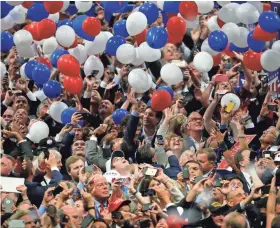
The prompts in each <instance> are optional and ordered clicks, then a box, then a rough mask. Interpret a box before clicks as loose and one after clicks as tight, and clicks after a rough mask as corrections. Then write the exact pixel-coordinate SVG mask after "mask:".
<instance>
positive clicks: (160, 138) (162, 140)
mask: <svg viewBox="0 0 280 228" xmlns="http://www.w3.org/2000/svg"><path fill="white" fill-rule="evenodd" d="M157 141H158V144H159V145H161V146H162V145H163V144H164V139H163V137H162V135H157Z"/></svg>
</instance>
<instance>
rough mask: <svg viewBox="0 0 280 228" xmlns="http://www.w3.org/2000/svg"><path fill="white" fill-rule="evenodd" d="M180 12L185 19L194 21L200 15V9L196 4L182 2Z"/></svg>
mask: <svg viewBox="0 0 280 228" xmlns="http://www.w3.org/2000/svg"><path fill="white" fill-rule="evenodd" d="M179 12H180V14H181V16H182V17H183V18H184V19H186V20H188V21H194V20H195V19H196V17H197V15H198V8H197V5H196V3H195V2H191V1H182V2H181V3H180V5H179Z"/></svg>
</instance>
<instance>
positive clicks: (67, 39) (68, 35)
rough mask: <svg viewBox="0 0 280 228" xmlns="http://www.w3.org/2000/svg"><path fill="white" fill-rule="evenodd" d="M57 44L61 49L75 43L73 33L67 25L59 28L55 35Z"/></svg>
mask: <svg viewBox="0 0 280 228" xmlns="http://www.w3.org/2000/svg"><path fill="white" fill-rule="evenodd" d="M55 37H56V40H57V42H58V43H59V44H60V45H62V46H63V47H70V46H72V44H73V43H74V41H75V38H76V34H75V31H74V30H73V29H72V28H71V27H70V26H68V25H62V26H60V27H59V28H58V29H57V30H56V33H55Z"/></svg>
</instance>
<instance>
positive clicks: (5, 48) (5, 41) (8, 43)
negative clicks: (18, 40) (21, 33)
mask: <svg viewBox="0 0 280 228" xmlns="http://www.w3.org/2000/svg"><path fill="white" fill-rule="evenodd" d="M13 46H14V39H13V36H12V34H11V33H9V32H7V31H4V32H1V52H9V51H10V50H11V48H12V47H13Z"/></svg>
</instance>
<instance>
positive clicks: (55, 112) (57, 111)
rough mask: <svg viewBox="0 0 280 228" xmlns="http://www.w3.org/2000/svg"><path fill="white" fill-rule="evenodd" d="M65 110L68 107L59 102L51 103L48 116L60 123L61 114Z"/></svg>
mask: <svg viewBox="0 0 280 228" xmlns="http://www.w3.org/2000/svg"><path fill="white" fill-rule="evenodd" d="M67 108H68V106H67V105H66V104H65V103H63V102H61V101H58V102H53V103H52V104H51V106H50V112H49V114H50V116H51V117H52V118H53V119H54V120H55V121H57V122H59V123H62V120H61V113H62V112H63V111H64V110H65V109H67Z"/></svg>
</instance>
